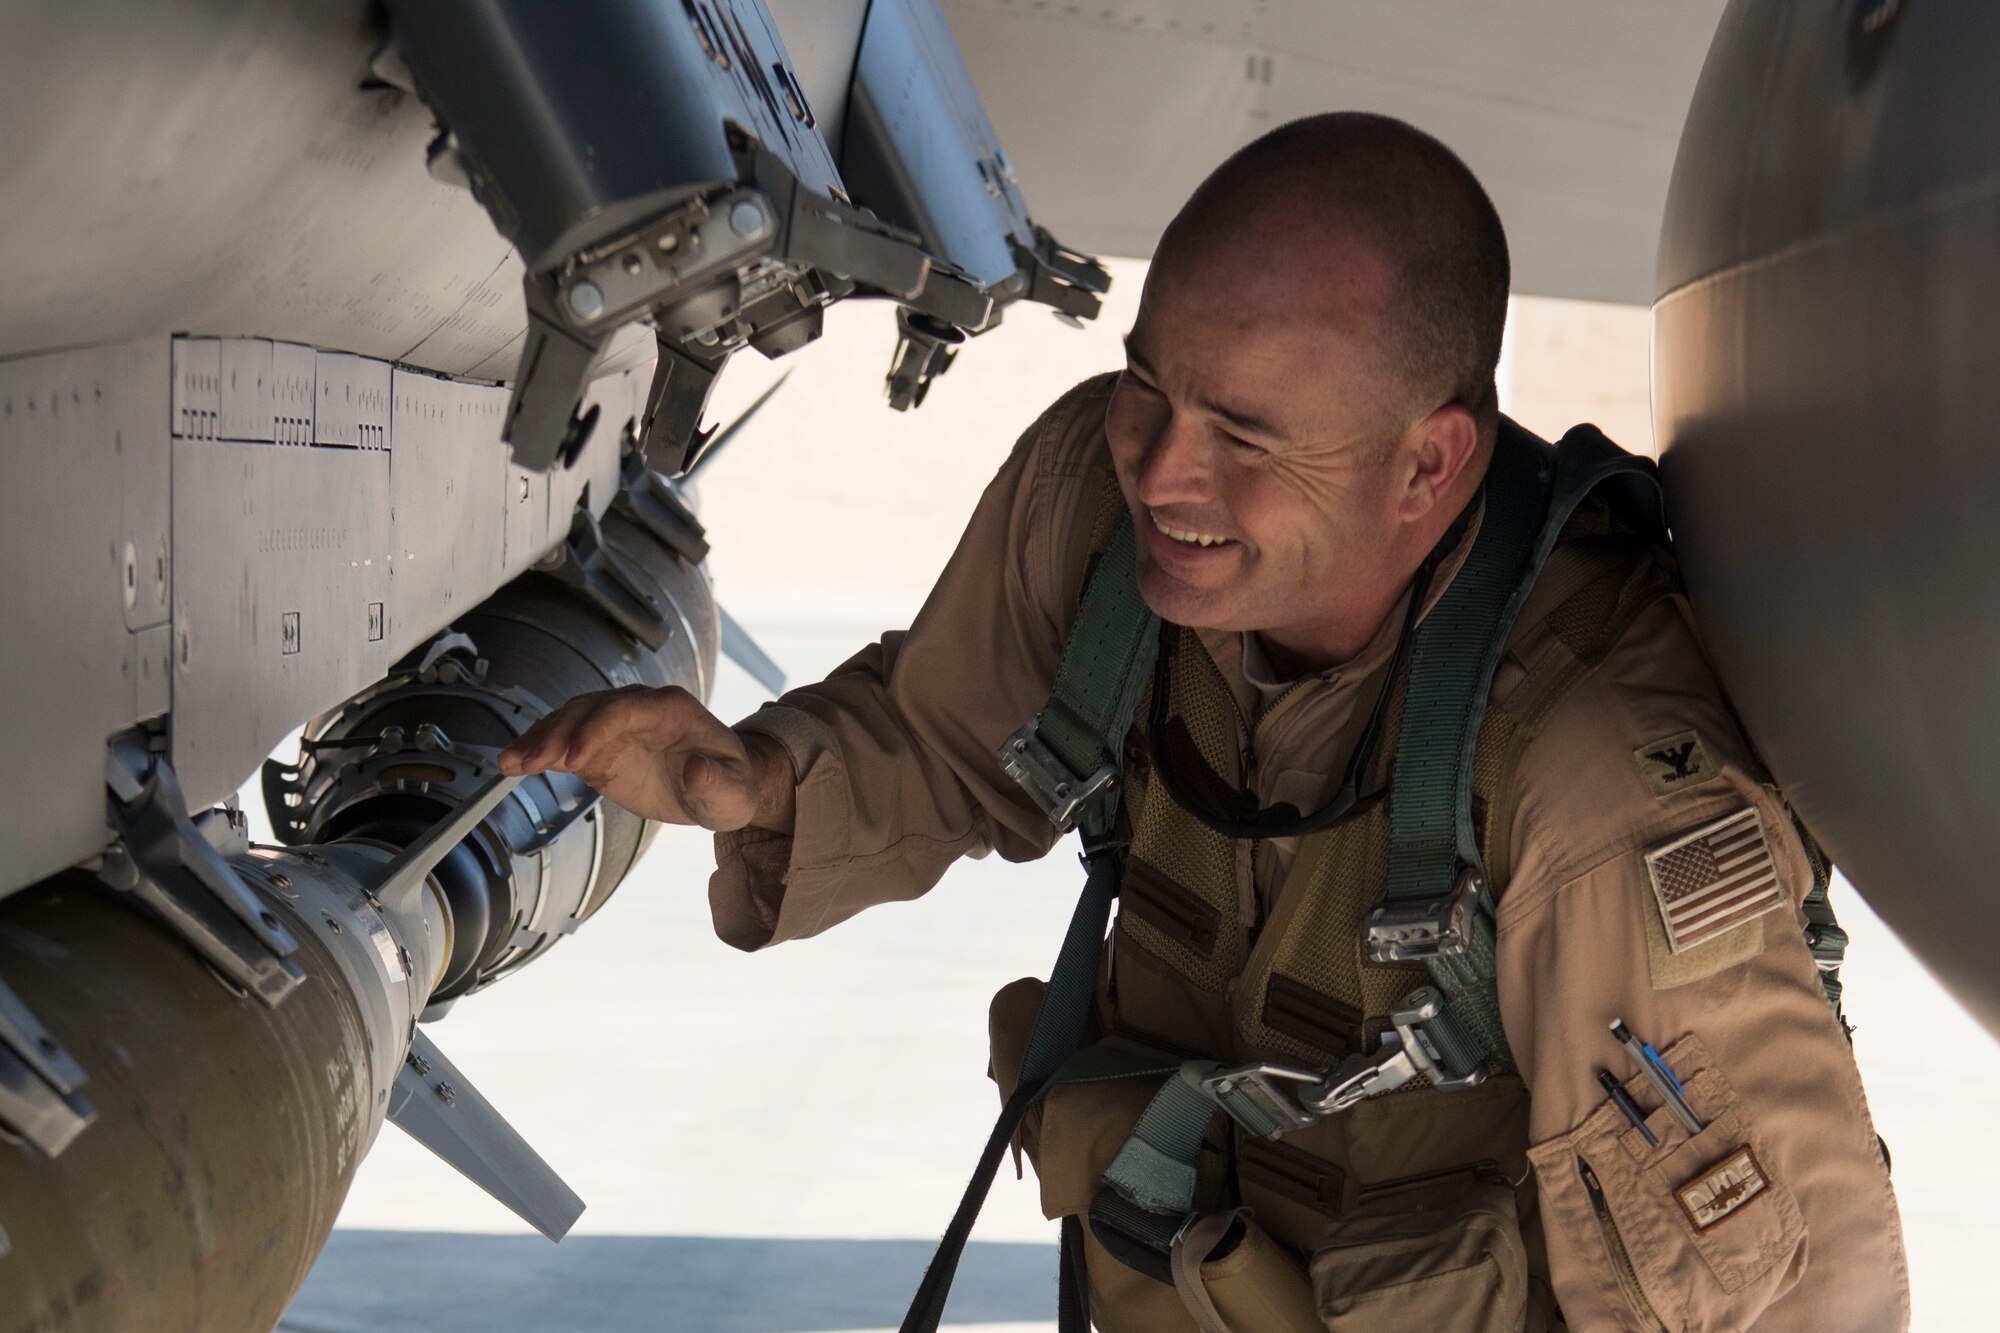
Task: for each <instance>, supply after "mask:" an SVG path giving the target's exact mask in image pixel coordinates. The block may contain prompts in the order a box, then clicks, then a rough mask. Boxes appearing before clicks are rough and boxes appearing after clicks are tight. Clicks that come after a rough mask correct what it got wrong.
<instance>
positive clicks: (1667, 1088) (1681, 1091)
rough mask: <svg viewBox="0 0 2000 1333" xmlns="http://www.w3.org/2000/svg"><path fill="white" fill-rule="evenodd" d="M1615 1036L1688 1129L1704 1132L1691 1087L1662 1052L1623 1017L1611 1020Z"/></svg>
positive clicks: (1691, 1132) (1691, 1131)
mask: <svg viewBox="0 0 2000 1333" xmlns="http://www.w3.org/2000/svg"><path fill="white" fill-rule="evenodd" d="M1611 1035H1612V1036H1613V1037H1616V1038H1617V1039H1618V1042H1619V1044H1620V1045H1622V1046H1623V1047H1624V1048H1625V1049H1626V1051H1627V1052H1628V1053H1629V1054H1630V1055H1631V1057H1632V1058H1633V1060H1635V1061H1637V1062H1638V1065H1639V1072H1640V1073H1642V1074H1644V1075H1645V1076H1646V1078H1647V1079H1648V1080H1649V1081H1650V1082H1651V1083H1652V1085H1653V1087H1654V1089H1655V1090H1657V1091H1658V1092H1659V1094H1660V1099H1661V1100H1662V1101H1664V1102H1666V1104H1667V1105H1669V1106H1671V1107H1673V1108H1674V1114H1675V1115H1677V1116H1679V1117H1680V1120H1681V1123H1682V1124H1683V1125H1686V1126H1687V1132H1688V1133H1690V1134H1699V1133H1701V1131H1702V1123H1701V1118H1700V1117H1699V1116H1697V1115H1695V1113H1694V1110H1693V1108H1692V1107H1690V1106H1689V1105H1688V1104H1687V1090H1686V1089H1685V1088H1683V1087H1682V1086H1681V1081H1680V1079H1679V1078H1677V1077H1676V1076H1675V1074H1674V1071H1673V1070H1672V1068H1670V1067H1669V1066H1668V1064H1667V1062H1666V1061H1665V1060H1662V1059H1661V1058H1660V1053H1659V1052H1658V1051H1656V1050H1654V1049H1653V1048H1652V1047H1651V1046H1650V1045H1648V1044H1647V1043H1645V1042H1643V1041H1640V1040H1639V1039H1638V1038H1637V1037H1635V1036H1633V1035H1632V1029H1631V1028H1628V1027H1626V1026H1625V1020H1624V1019H1622V1018H1614V1019H1612V1020H1611Z"/></svg>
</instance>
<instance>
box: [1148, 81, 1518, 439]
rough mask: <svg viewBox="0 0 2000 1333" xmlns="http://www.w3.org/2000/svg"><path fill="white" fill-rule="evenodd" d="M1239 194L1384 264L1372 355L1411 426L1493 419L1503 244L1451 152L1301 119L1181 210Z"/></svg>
mask: <svg viewBox="0 0 2000 1333" xmlns="http://www.w3.org/2000/svg"><path fill="white" fill-rule="evenodd" d="M1246 192H1247V194H1248V196H1249V199H1250V200H1251V201H1252V207H1253V208H1254V201H1256V200H1260V199H1277V198H1283V199H1284V200H1286V201H1287V202H1288V203H1290V204H1292V205H1294V206H1303V207H1305V208H1308V209H1310V210H1311V211H1312V213H1314V214H1315V215H1318V216H1321V217H1324V218H1326V219H1327V220H1328V222H1329V223H1330V224H1332V225H1333V226H1336V227H1338V228H1340V229H1341V230H1343V231H1345V232H1347V233H1349V234H1352V235H1354V236H1355V237H1356V238H1358V239H1359V240H1361V241H1362V242H1363V243H1364V244H1366V245H1368V246H1369V247H1370V248H1371V249H1373V250H1374V251H1375V252H1376V254H1377V255H1378V256H1379V257H1380V258H1381V259H1382V261H1383V262H1384V263H1385V264H1386V265H1387V266H1388V269H1389V274H1390V281H1389V290H1388V295H1387V298H1386V301H1385V308H1384V310H1383V312H1382V321H1383V329H1382V336H1383V347H1382V350H1383V353H1384V357H1385V362H1386V364H1385V369H1386V370H1387V371H1388V372H1389V373H1390V374H1391V375H1392V376H1394V377H1395V378H1396V380H1397V381H1398V382H1399V383H1400V384H1401V385H1402V386H1403V388H1404V390H1405V393H1404V394H1403V395H1400V396H1401V397H1403V399H1404V402H1403V403H1402V405H1401V406H1403V407H1404V408H1405V409H1406V410H1407V412H1408V413H1409V414H1410V416H1411V417H1412V418H1414V416H1417V415H1421V414H1423V413H1427V412H1430V411H1432V410H1433V409H1435V408H1437V407H1439V406H1441V405H1443V404H1445V403H1449V402H1458V403H1462V404H1464V405H1465V406H1467V407H1469V408H1471V409H1473V410H1474V411H1475V412H1477V413H1478V414H1479V416H1480V418H1481V420H1486V419H1488V418H1489V417H1491V416H1492V415H1493V414H1494V413H1496V412H1497V411H1498V402H1497V400H1496V397H1495V393H1494V388H1495V385H1494V373H1495V371H1496V369H1497V368H1498V366H1499V362H1500V337H1501V332H1502V330H1503V328H1504V327H1505V325H1506V322H1507V289H1508V283H1509V266H1508V260H1507V234H1506V232H1505V230H1504V229H1502V227H1501V225H1500V215H1499V213H1497V212H1496V211H1495V210H1494V208H1493V202H1492V200H1490V199H1488V198H1487V196H1486V191H1485V190H1484V189H1483V188H1482V187H1481V186H1480V184H1479V181H1478V178H1477V177H1475V176H1474V175H1473V174H1472V172H1471V170H1470V169H1468V168H1467V167H1466V165H1465V163H1464V162H1463V161H1461V160H1460V159H1459V157H1458V155H1457V154H1456V153H1454V152H1452V151H1451V150H1450V149H1449V148H1447V147H1445V146H1444V145H1443V144H1442V143H1439V142H1438V141H1437V140H1436V139H1434V138H1432V137H1431V136H1430V135H1428V134H1425V133H1424V132H1423V131H1422V130H1419V129H1417V128H1415V127H1414V126H1412V125H1409V124H1406V123H1405V122H1403V121H1400V120H1397V119H1395V118H1394V117H1391V116H1381V115H1375V114H1372V113H1368V112H1360V111H1337V112H1330V113H1327V114H1325V115H1318V116H1308V117H1305V118H1304V119H1301V120H1294V121H1291V122H1289V123H1288V124H1285V125H1281V126H1279V127H1278V128H1276V129H1274V130H1271V131H1270V132H1269V133H1267V134H1264V135H1263V136H1261V137H1260V138H1258V139H1256V140H1254V141H1252V142H1251V143H1250V144H1248V145H1246V146H1245V147H1243V148H1242V149H1240V150H1238V151H1237V152H1236V153H1235V154H1234V155H1233V156H1232V157H1230V159H1229V160H1228V161H1227V162H1225V163H1223V164H1222V166H1220V167H1218V168H1217V169H1216V170H1215V172H1214V173H1213V174H1212V175H1210V176H1209V178H1208V180H1207V181H1205V182H1203V184H1202V186H1201V188H1200V189H1199V190H1197V191H1196V194H1195V198H1194V199H1193V200H1190V201H1189V205H1188V208H1187V209H1186V210H1184V212H1186V213H1192V212H1195V211H1197V210H1205V209H1206V207H1207V206H1209V205H1215V206H1219V207H1220V208H1222V209H1224V210H1228V209H1230V208H1231V207H1232V206H1233V207H1235V208H1238V209H1240V208H1241V207H1242V206H1243V204H1244V202H1245V199H1244V196H1245V194H1246ZM1204 196H1210V197H1209V198H1206V199H1204ZM1232 199H1233V200H1234V204H1233V205H1232V203H1231V200H1232Z"/></svg>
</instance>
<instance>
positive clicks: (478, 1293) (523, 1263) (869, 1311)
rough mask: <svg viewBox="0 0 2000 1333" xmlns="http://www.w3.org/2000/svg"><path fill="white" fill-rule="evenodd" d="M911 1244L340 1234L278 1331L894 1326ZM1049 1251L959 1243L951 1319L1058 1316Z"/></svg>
mask: <svg viewBox="0 0 2000 1333" xmlns="http://www.w3.org/2000/svg"><path fill="white" fill-rule="evenodd" d="M932 1248H933V1247H932V1244H931V1243H930V1242H928V1241H916V1240H776V1239H762V1238H740V1239H739V1238H731V1237H715V1236H591V1235H583V1236H571V1237H570V1238H569V1239H567V1240H565V1241H563V1242H562V1244H560V1245H551V1244H549V1243H548V1242H547V1241H545V1240H543V1239H542V1238H541V1237H539V1236H493V1235H471V1234H464V1233H457V1232H438V1231H336V1232H334V1233H333V1239H332V1240H331V1241H329V1242H328V1243H327V1247H326V1250H325V1252H324V1253H322V1254H321V1255H320V1259H319V1262H318V1263H317V1264H316V1265H315V1266H314V1268H313V1271H312V1273H311V1275H310V1276H309V1277H308V1278H307V1279H306V1283H305V1286H304V1287H303V1288H301V1289H300V1291H299V1294H298V1297H297V1299H296V1300H294V1301H293V1302H292V1307H291V1309H290V1310H289V1311H287V1312H286V1315H285V1318H284V1320H283V1322H281V1323H280V1324H279V1325H278V1331H277V1333H402V1330H410V1333H668V1331H671V1333H835V1331H836V1330H842V1329H880V1328H894V1327H895V1326H896V1325H898V1324H899V1323H901V1322H902V1318H903V1313H904V1309H905V1307H906V1306H907V1305H908V1303H909V1299H910V1294H911V1293H912V1292H914V1291H915V1290H916V1285H917V1281H918V1279H919V1278H920V1277H922V1275H923V1271H924V1265H925V1264H926V1263H927V1262H929V1260H930V1256H931V1252H932ZM1055 1300H1056V1247H1055V1246H1053V1245H1035V1244H1000V1243H994V1242H978V1241H975V1242H973V1243H972V1244H970V1245H968V1246H966V1250H965V1259H964V1262H963V1263H962V1264H961V1265H960V1266H959V1270H958V1279H957V1281H956V1282H955V1283H954V1284H953V1286H952V1297H951V1308H950V1310H949V1312H948V1314H947V1322H948V1323H950V1324H985V1323H1024V1322H1031V1321H1045V1320H1049V1319H1053V1318H1054V1312H1055Z"/></svg>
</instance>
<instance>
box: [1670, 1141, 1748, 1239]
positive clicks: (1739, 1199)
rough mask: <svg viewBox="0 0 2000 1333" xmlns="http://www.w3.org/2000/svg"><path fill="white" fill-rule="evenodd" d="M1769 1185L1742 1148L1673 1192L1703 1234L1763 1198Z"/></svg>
mask: <svg viewBox="0 0 2000 1333" xmlns="http://www.w3.org/2000/svg"><path fill="white" fill-rule="evenodd" d="M1770 1184H1771V1182H1770V1180H1769V1179H1768V1178H1767V1177H1766V1176H1765V1175H1764V1167H1763V1164H1762V1163H1760V1162H1759V1161H1758V1160H1757V1154H1756V1153H1754V1152H1751V1151H1750V1145H1749V1144H1747V1143H1746V1144H1745V1145H1743V1146H1742V1147H1741V1148H1738V1149H1737V1150H1736V1151H1735V1152H1733V1153H1731V1154H1729V1156H1727V1157H1725V1158H1723V1159H1722V1160H1721V1161H1719V1162H1717V1163H1716V1164H1715V1165H1714V1166H1711V1167H1710V1168H1708V1170H1706V1171H1704V1172H1702V1173H1701V1174H1700V1175H1698V1176H1696V1177H1695V1178H1694V1179H1693V1180H1690V1181H1689V1182H1688V1183H1687V1184H1685V1185H1683V1186H1681V1187H1680V1188H1679V1189H1677V1190H1675V1191H1674V1197H1675V1198H1676V1199H1679V1200H1680V1204H1681V1208H1682V1209H1683V1210H1685V1211H1686V1213H1687V1215H1688V1220H1689V1221H1690V1222H1693V1223H1694V1227H1695V1230H1696V1231H1706V1230H1708V1229H1709V1228H1710V1227H1712V1226H1714V1225H1715V1224H1716V1223H1717V1222H1720V1221H1721V1220H1722V1219H1723V1218H1725V1217H1728V1216H1729V1215H1730V1214H1731V1213H1733V1212H1735V1211H1736V1210H1737V1209H1738V1208H1741V1207H1742V1206H1743V1205H1744V1204H1746V1203H1748V1202H1750V1201H1751V1200H1752V1199H1754V1198H1756V1197H1757V1196H1758V1195H1759V1194H1762V1193H1763V1192H1764V1191H1765V1190H1766V1189H1767V1188H1769V1186H1770Z"/></svg>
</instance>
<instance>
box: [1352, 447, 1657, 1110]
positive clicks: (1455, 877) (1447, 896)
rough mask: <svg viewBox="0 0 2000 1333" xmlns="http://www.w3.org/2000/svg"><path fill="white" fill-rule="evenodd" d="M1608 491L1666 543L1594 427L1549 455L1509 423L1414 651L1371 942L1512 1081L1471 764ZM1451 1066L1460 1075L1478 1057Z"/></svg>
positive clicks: (1644, 491)
mask: <svg viewBox="0 0 2000 1333" xmlns="http://www.w3.org/2000/svg"><path fill="white" fill-rule="evenodd" d="M1607 484H1616V485H1618V486H1620V487H1622V488H1624V489H1625V490H1626V491H1627V494H1626V495H1625V496H1624V497H1623V499H1624V503H1623V505H1622V506H1621V509H1622V512H1624V513H1625V514H1626V515H1627V516H1628V518H1633V519H1635V520H1636V521H1637V522H1638V523H1640V524H1641V525H1642V527H1643V528H1646V529H1651V530H1652V531H1651V533H1650V534H1649V535H1656V536H1658V537H1659V538H1661V539H1664V537H1665V532H1666V529H1665V520H1664V516H1663V504H1662V500H1661V498H1660V493H1659V482H1658V473H1657V470H1656V469H1655V467H1654V465H1653V463H1652V461H1651V460H1649V459H1642V458H1637V457H1634V456H1633V455H1631V454H1628V453H1626V452H1625V451H1624V450H1622V449H1620V448H1618V447H1617V446H1616V445H1614V444H1612V443H1611V441H1609V440H1607V439H1606V438H1605V437H1604V436H1603V435H1602V434H1601V433H1599V432H1598V431H1597V430H1596V429H1595V428H1594V427H1578V428H1577V429H1575V430H1572V431H1571V432H1569V434H1567V435H1565V436H1564V437H1563V440H1562V443H1561V444H1560V445H1559V446H1556V447H1553V448H1552V447H1550V446H1549V445H1548V444H1546V443H1544V442H1542V441H1541V440H1539V439H1536V438H1535V437H1534V436H1532V435H1530V434H1529V433H1528V432H1527V431H1525V430H1522V429H1521V428H1520V427H1519V426H1516V425H1515V424H1514V423H1513V422H1511V421H1508V420H1506V419H1504V418H1503V419H1502V421H1501V425H1500V432H1499V437H1498V439H1497V441H1496V444H1495V447H1494V456H1493V462H1492V464H1491V466H1490V467H1489V468H1488V469H1487V474H1486V486H1485V497H1486V507H1485V513H1484V514H1483V516H1482V517H1481V519H1480V524H1479V533H1478V535H1477V536H1476V537H1475V538H1474V540H1473V546H1472V550H1471V551H1470V552H1469V553H1468V554H1467V556H1466V560H1465V564H1464V565H1463V566H1462V567H1461V568H1460V570H1459V572H1458V574H1457V575H1456V576H1455V577H1454V578H1453V579H1452V581H1451V585H1450V586H1449V587H1448V588H1446V589H1445V591H1444V593H1443V595H1442V596H1440V597H1439V598H1438V601H1437V604H1436V605H1435V606H1433V607H1432V608H1431V610H1430V613H1429V614H1428V615H1426V616H1425V617H1424V619H1423V621H1422V622H1421V623H1420V624H1419V625H1418V627H1417V632H1416V637H1415V640H1414V642H1413V644H1412V645H1411V650H1410V672H1409V685H1408V694H1407V697H1406V699H1405V702H1404V705H1403V721H1402V730H1401V734H1400V735H1399V737H1398V739H1397V744H1396V756H1395V763H1394V766H1393V767H1392V768H1391V770H1390V796H1389V867H1388V874H1387V877H1386V884H1385V888H1384V891H1383V895H1382V906H1381V907H1380V908H1378V909H1377V910H1376V911H1375V913H1374V914H1373V915H1372V916H1371V917H1370V918H1369V920H1368V923H1367V926H1366V928H1365V929H1366V936H1367V945H1368V950H1369V954H1370V956H1371V957H1373V958H1374V959H1375V960H1376V961H1378V962H1386V961H1392V960H1406V959H1407V960H1421V961H1422V962H1423V963H1424V964H1425V966H1426V967H1427V968H1428V969H1429V971H1430V974H1431V979H1432V980H1433V981H1434V982H1435V983H1436V984H1437V987H1438V989H1439V990H1441V991H1442V992H1444V996H1445V1002H1446V1005H1447V1009H1448V1011H1449V1012H1450V1013H1451V1015H1452V1016H1453V1018H1455V1019H1456V1020H1457V1022H1456V1026H1457V1027H1458V1028H1459V1029H1460V1030H1461V1031H1462V1032H1464V1033H1465V1034H1467V1035H1468V1036H1469V1037H1470V1038H1471V1040H1472V1042H1473V1043H1475V1044H1476V1045H1477V1047H1478V1050H1479V1054H1481V1055H1483V1056H1484V1057H1486V1058H1488V1059H1492V1060H1494V1061H1496V1062H1497V1063H1499V1065H1500V1066H1501V1067H1502V1068H1504V1069H1508V1070H1510V1071H1511V1070H1512V1069H1513V1067H1514V1060H1513V1053H1512V1052H1511V1051H1510V1050H1509V1049H1508V1046H1507V1035H1506V1032H1505V1030H1504V1029H1503V1028H1502V1027H1501V1023H1500V1004H1499V999H1498V996H1497V994H1496V992H1495V986H1494V974H1495V959H1494V944H1495V937H1494V928H1493V900H1492V895H1491V892H1490V890H1489V887H1488V882H1487V878H1486V867H1485V864H1484V860H1483V858H1482V857H1481V855H1480V851H1479V837H1478V830H1477V829H1476V828H1475V826H1474V824H1473V819H1472V777H1473V759H1474V755H1475V752H1476V751H1477V748H1478V743H1479V729H1480V724H1481V722H1482V721H1484V719H1485V716H1486V700H1487V693H1488V691H1489V690H1490V689H1491V687H1492V683H1493V675H1494V672H1495V671H1496V670H1497V669H1498V668H1499V665H1500V658H1501V655H1502V654H1503V653H1504V652H1505V651H1506V647H1507V640H1508V637H1509V635H1510V634H1511V632H1512V631H1513V627H1514V623H1515V621H1516V620H1518V619H1519V617H1520V614H1521V608H1522V607H1523V606H1524V605H1525V604H1526V603H1527V600H1528V595H1529V593H1530V592H1531V591H1533V588H1534V584H1535V579H1536V578H1537V576H1539V575H1540V573H1541V571H1542V566H1543V565H1544V564H1545V563H1547V561H1548V558H1549V553H1550V552H1551V551H1553V550H1554V549H1555V545H1556V542H1557V540H1558V538H1559V537H1560V536H1561V535H1562V530H1563V527H1564V525H1565V524H1567V523H1568V522H1569V519H1570V516H1571V515H1572V514H1574V513H1575V512H1576V507H1577V506H1578V505H1579V504H1581V503H1582V502H1583V500H1584V498H1585V497H1586V496H1588V495H1590V494H1591V493H1592V492H1594V491H1596V490H1597V489H1598V488H1599V487H1601V486H1605V485H1607ZM1447 1031H1448V1029H1447ZM1445 1054H1446V1057H1447V1061H1448V1062H1451V1063H1456V1058H1463V1057H1464V1056H1466V1055H1470V1054H1472V1052H1469V1051H1467V1052H1449V1051H1448V1052H1446V1053H1445ZM1455 1057H1456V1058H1455Z"/></svg>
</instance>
